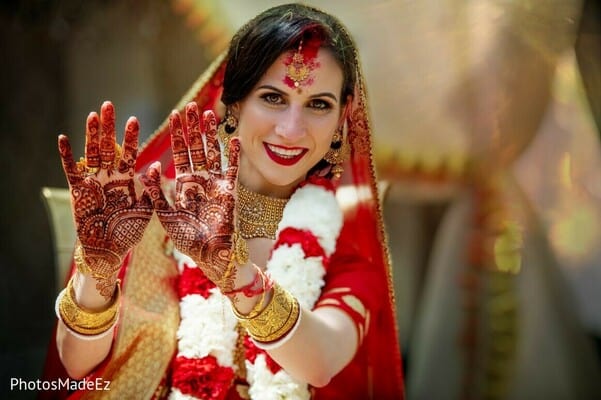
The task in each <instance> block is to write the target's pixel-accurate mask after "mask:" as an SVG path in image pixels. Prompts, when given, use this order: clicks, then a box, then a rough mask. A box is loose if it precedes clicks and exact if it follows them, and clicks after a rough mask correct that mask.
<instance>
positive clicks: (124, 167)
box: [119, 117, 140, 176]
mask: <svg viewBox="0 0 601 400" xmlns="http://www.w3.org/2000/svg"><path fill="white" fill-rule="evenodd" d="M139 134H140V124H139V123H138V119H137V118H136V117H129V119H128V120H127V122H126V123H125V133H124V135H123V146H122V148H123V153H122V154H121V160H120V161H119V172H121V173H124V174H125V173H129V174H130V175H131V176H133V174H134V167H135V165H136V156H137V154H138V137H139Z"/></svg>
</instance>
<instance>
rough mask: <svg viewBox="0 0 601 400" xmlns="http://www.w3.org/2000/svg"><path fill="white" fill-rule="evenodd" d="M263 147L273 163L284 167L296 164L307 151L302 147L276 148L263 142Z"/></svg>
mask: <svg viewBox="0 0 601 400" xmlns="http://www.w3.org/2000/svg"><path fill="white" fill-rule="evenodd" d="M263 146H264V147H265V151H266V152H267V155H268V156H269V158H271V159H272V160H273V161H274V162H276V163H278V164H280V165H285V166H290V165H294V164H296V163H297V162H298V161H299V160H300V159H301V158H303V156H304V155H305V153H306V152H307V149H304V148H302V147H284V146H276V145H274V144H269V143H265V142H264V143H263Z"/></svg>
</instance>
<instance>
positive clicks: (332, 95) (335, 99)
mask: <svg viewBox="0 0 601 400" xmlns="http://www.w3.org/2000/svg"><path fill="white" fill-rule="evenodd" d="M260 89H269V90H273V91H275V92H278V93H280V94H282V95H287V93H286V92H284V91H283V90H281V89H278V88H277V87H275V86H271V85H262V86H259V87H258V88H257V90H260ZM318 97H329V98H331V99H332V100H334V101H335V102H336V103H338V98H337V97H336V96H335V95H334V94H333V93H331V92H322V93H316V94H314V95H312V96H310V97H309V98H311V99H315V98H318Z"/></svg>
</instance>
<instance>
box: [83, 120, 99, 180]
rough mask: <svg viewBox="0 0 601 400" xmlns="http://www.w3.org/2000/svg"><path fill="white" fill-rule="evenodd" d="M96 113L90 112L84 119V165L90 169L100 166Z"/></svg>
mask: <svg viewBox="0 0 601 400" xmlns="http://www.w3.org/2000/svg"><path fill="white" fill-rule="evenodd" d="M99 124H100V122H99V121H98V114H97V113H95V112H91V113H90V115H88V119H87V120H86V151H85V156H86V166H87V167H88V168H90V169H91V170H92V171H97V170H98V168H100V148H99V145H100V138H99V132H98V126H99Z"/></svg>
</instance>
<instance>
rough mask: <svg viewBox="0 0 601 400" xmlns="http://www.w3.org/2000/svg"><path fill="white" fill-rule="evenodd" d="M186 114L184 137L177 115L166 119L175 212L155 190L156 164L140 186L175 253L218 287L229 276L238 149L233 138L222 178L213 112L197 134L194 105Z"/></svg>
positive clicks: (205, 117) (158, 171)
mask: <svg viewBox="0 0 601 400" xmlns="http://www.w3.org/2000/svg"><path fill="white" fill-rule="evenodd" d="M185 113H186V132H185V131H184V126H183V124H182V120H181V117H180V114H179V112H177V111H174V112H173V113H171V116H170V119H169V129H170V132H171V147H172V150H173V159H174V164H175V171H176V198H175V204H174V206H171V205H170V204H169V203H168V202H167V200H166V198H165V195H164V194H163V192H162V190H161V187H160V179H161V177H160V175H161V169H160V168H161V165H160V163H158V162H157V163H154V164H152V165H151V166H150V167H149V169H148V171H147V173H146V175H145V176H142V177H141V180H142V182H143V183H144V185H145V186H146V191H147V192H148V195H149V197H150V198H151V200H152V203H153V206H154V208H155V211H156V213H157V215H158V216H159V220H160V221H161V223H162V224H163V227H164V228H165V230H166V231H167V234H168V235H169V237H170V238H171V240H172V241H173V244H174V246H175V248H176V249H178V250H179V251H181V252H182V253H184V254H186V255H188V256H190V257H191V258H192V259H193V260H194V261H195V262H196V263H197V264H198V266H199V267H200V268H202V270H203V272H204V273H205V274H206V276H207V277H208V278H209V279H211V280H212V281H213V282H216V283H217V282H219V281H220V280H221V278H223V277H224V275H226V273H228V267H231V260H232V256H233V255H232V251H233V249H232V247H233V246H232V245H233V243H232V242H233V241H234V235H233V234H234V209H235V195H236V179H237V176H238V156H239V151H240V143H239V142H238V139H237V138H234V139H232V141H231V142H230V146H229V165H228V168H227V170H226V171H225V173H224V172H222V169H221V152H220V148H219V142H218V141H217V134H216V127H217V123H216V118H215V114H214V113H213V112H212V111H206V112H205V113H204V114H203V121H202V122H203V130H202V131H201V129H200V118H199V111H198V106H197V105H196V103H193V102H192V103H189V104H188V105H187V106H186V108H185ZM186 133H187V136H188V142H186V139H185V137H184V135H185V134H186ZM203 133H204V135H205V136H206V146H205V145H203V141H202V134H203ZM229 272H231V268H230V269H229Z"/></svg>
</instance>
